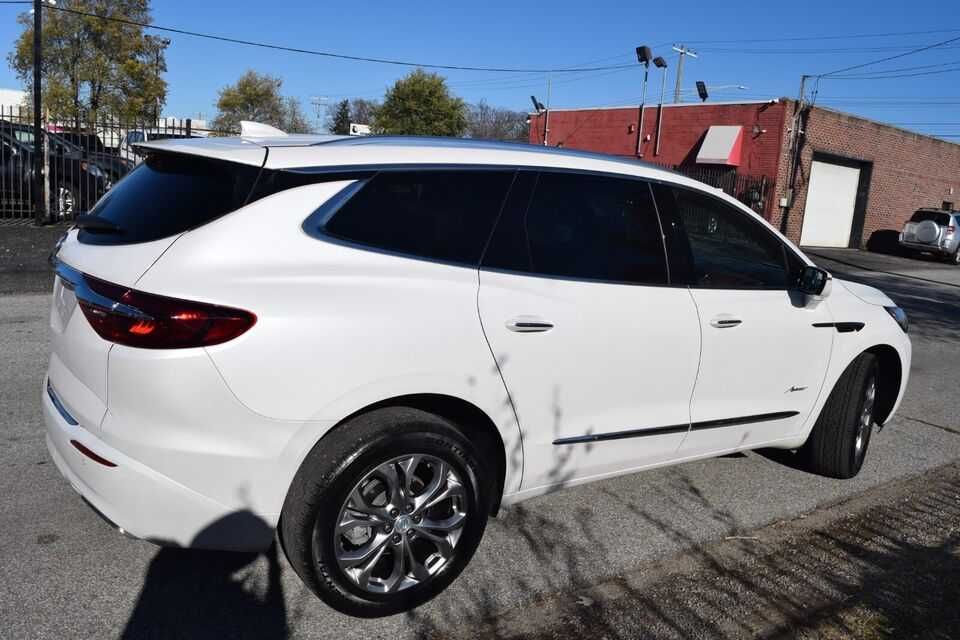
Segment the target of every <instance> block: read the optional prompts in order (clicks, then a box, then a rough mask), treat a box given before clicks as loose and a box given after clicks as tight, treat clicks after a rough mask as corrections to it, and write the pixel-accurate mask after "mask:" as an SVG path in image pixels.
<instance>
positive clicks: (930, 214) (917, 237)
mask: <svg viewBox="0 0 960 640" xmlns="http://www.w3.org/2000/svg"><path fill="white" fill-rule="evenodd" d="M950 227H951V219H950V214H948V213H946V212H943V211H925V210H920V211H917V212H916V213H914V214H913V217H911V218H910V221H909V222H907V223H906V224H905V225H904V226H903V234H902V237H903V241H904V242H909V243H911V244H923V245H929V246H931V247H937V246H940V245H941V243H942V242H943V240H944V238H945V234H946V233H947V230H948V229H949V228H950Z"/></svg>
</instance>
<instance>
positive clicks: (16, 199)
mask: <svg viewBox="0 0 960 640" xmlns="http://www.w3.org/2000/svg"><path fill="white" fill-rule="evenodd" d="M209 135H227V133H218V132H213V131H208V130H205V129H197V128H195V127H194V126H193V122H192V120H190V119H189V118H187V119H180V118H162V119H160V120H158V121H156V122H142V121H127V120H122V119H120V118H116V117H112V116H109V115H102V116H98V117H97V118H87V119H77V120H74V121H71V122H65V121H57V120H53V119H44V125H43V136H42V138H43V139H42V140H40V141H39V144H38V143H37V141H36V140H34V129H33V113H32V111H31V110H30V109H28V108H26V107H16V106H13V107H11V106H5V107H0V220H24V221H26V220H29V219H33V218H34V195H33V194H34V193H40V194H43V195H42V196H41V198H42V202H43V210H44V212H45V216H44V219H45V222H48V223H52V222H58V221H61V220H72V219H74V218H76V217H77V216H78V215H82V214H84V213H86V212H87V211H89V210H90V209H91V208H92V207H93V205H94V204H95V203H96V202H97V200H99V199H100V198H101V197H102V196H103V195H104V194H105V193H107V191H109V190H110V189H111V188H112V187H113V185H115V184H116V183H117V181H119V180H120V179H121V178H123V176H125V175H126V174H127V173H128V172H129V171H130V170H131V169H133V168H134V167H135V166H136V165H137V164H138V163H140V162H142V161H143V156H142V155H141V154H140V153H139V152H138V150H137V148H136V144H137V143H139V142H149V141H152V140H163V139H167V138H198V137H207V136H209ZM34 154H40V155H41V157H42V162H41V166H42V167H43V170H42V172H41V174H40V175H35V173H36V172H35V171H34V169H33V161H34ZM34 181H39V182H40V189H39V190H38V191H36V192H34V190H33V188H34Z"/></svg>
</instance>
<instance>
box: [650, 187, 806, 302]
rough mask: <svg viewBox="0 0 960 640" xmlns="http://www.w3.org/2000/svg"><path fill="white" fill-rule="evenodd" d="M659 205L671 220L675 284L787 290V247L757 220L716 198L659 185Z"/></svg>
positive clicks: (717, 287)
mask: <svg viewBox="0 0 960 640" xmlns="http://www.w3.org/2000/svg"><path fill="white" fill-rule="evenodd" d="M656 194H657V206H658V207H659V208H660V213H661V215H662V216H663V217H664V218H665V219H666V220H669V223H668V226H669V232H668V236H670V237H671V239H670V242H668V248H669V251H670V257H671V273H672V274H673V275H674V282H679V281H681V280H686V282H687V283H689V284H691V285H693V286H698V287H705V288H713V289H786V288H787V287H788V283H789V282H790V276H789V274H788V272H787V266H786V253H785V249H784V246H783V243H782V242H780V240H779V239H777V238H776V236H774V235H773V234H771V233H770V232H769V230H767V229H765V228H764V227H763V225H761V224H760V223H759V222H757V221H756V220H753V219H752V218H750V217H749V216H748V215H747V214H745V213H743V212H741V211H738V210H737V209H736V208H734V207H732V206H730V205H728V204H726V203H725V202H723V201H721V200H720V199H718V198H714V197H712V196H710V195H708V194H705V193H701V192H698V191H694V190H690V189H683V188H679V187H666V186H658V187H657V188H656Z"/></svg>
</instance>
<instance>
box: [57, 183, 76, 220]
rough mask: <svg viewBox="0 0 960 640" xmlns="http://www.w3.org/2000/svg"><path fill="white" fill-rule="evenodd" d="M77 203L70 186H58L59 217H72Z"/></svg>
mask: <svg viewBox="0 0 960 640" xmlns="http://www.w3.org/2000/svg"><path fill="white" fill-rule="evenodd" d="M75 204H76V203H75V201H74V197H73V191H71V190H70V187H65V186H63V185H61V186H59V187H57V199H56V205H57V218H59V219H60V220H63V219H65V218H72V217H73V211H74V207H75Z"/></svg>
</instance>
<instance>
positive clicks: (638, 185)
mask: <svg viewBox="0 0 960 640" xmlns="http://www.w3.org/2000/svg"><path fill="white" fill-rule="evenodd" d="M504 213H505V214H506V213H508V211H505V212H504ZM512 213H516V212H512ZM503 224H510V221H508V220H504V221H503ZM518 228H519V230H521V231H522V234H523V237H524V238H525V240H526V249H527V253H528V255H527V256H526V257H527V258H528V260H527V264H529V267H528V270H529V271H530V272H532V273H534V274H538V275H549V276H559V277H567V278H573V279H584V280H602V281H608V282H629V283H636V284H666V282H667V266H666V259H665V257H664V250H663V242H662V235H661V232H660V225H659V222H658V221H657V214H656V209H655V207H654V205H653V197H652V195H651V193H650V187H649V185H647V184H646V183H645V182H642V181H639V180H626V179H620V178H610V177H605V176H592V175H577V174H567V173H541V174H540V177H539V179H538V181H537V184H536V188H535V190H534V194H533V197H532V199H531V200H530V205H529V207H528V208H527V211H526V215H525V216H523V224H522V225H518ZM499 235H500V234H499V229H498V238H497V239H498V241H499V240H500V238H499ZM507 235H508V237H510V238H512V239H514V240H515V239H516V236H517V235H518V234H517V233H513V234H507ZM514 247H515V248H514V253H516V252H517V251H520V250H522V249H521V248H520V245H518V244H517V243H515V244H514ZM504 253H505V252H502V250H501V247H496V248H495V247H493V246H491V251H490V252H489V253H488V255H489V256H490V258H491V259H490V260H485V261H484V266H491V267H500V268H508V269H512V270H520V271H524V270H527V269H523V268H522V265H523V263H524V260H523V259H522V258H518V257H516V256H514V258H513V260H511V261H509V262H508V263H505V262H506V261H505V259H504V257H503V255H504Z"/></svg>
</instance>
